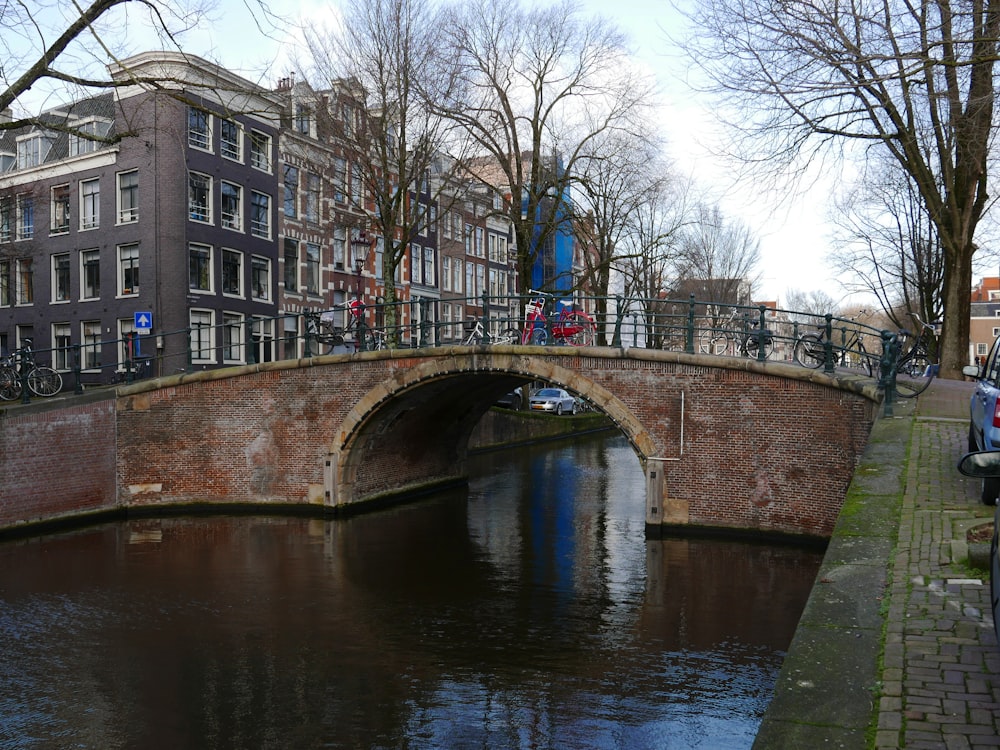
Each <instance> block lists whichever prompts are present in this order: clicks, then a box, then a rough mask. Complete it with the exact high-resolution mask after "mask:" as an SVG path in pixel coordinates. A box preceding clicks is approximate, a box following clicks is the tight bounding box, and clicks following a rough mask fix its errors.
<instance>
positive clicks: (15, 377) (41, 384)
mask: <svg viewBox="0 0 1000 750" xmlns="http://www.w3.org/2000/svg"><path fill="white" fill-rule="evenodd" d="M31 345H32V340H31V339H29V338H26V339H25V340H24V345H23V346H21V347H20V348H18V349H15V350H14V351H13V352H11V353H10V354H9V355H8V356H7V357H5V358H3V359H2V360H0V400H3V401H14V400H15V399H17V398H19V397H20V396H21V394H22V393H23V389H24V386H23V383H25V382H26V383H27V385H28V391H29V392H31V393H33V394H34V395H36V396H42V397H47V396H55V395H56V394H57V393H59V391H61V390H62V386H63V381H62V375H60V374H59V373H58V372H57V371H56V370H54V369H52V368H51V367H47V366H46V365H39V364H37V363H36V362H35V352H34V350H33V349H32V346H31Z"/></svg>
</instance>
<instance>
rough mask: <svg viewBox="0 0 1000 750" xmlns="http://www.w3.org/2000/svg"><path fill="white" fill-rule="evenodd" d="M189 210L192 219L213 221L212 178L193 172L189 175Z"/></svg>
mask: <svg viewBox="0 0 1000 750" xmlns="http://www.w3.org/2000/svg"><path fill="white" fill-rule="evenodd" d="M188 211H189V213H190V216H191V221H203V222H207V223H211V221H212V178H211V177H209V176H208V175H203V174H198V173H197V172H191V174H190V175H189V176H188Z"/></svg>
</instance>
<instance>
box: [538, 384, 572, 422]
mask: <svg viewBox="0 0 1000 750" xmlns="http://www.w3.org/2000/svg"><path fill="white" fill-rule="evenodd" d="M528 403H529V404H530V406H531V410H532V411H547V412H552V413H553V414H555V415H556V416H562V415H563V414H576V399H575V398H573V396H571V395H569V394H568V393H567V392H566V391H564V390H563V389H562V388H542V389H541V390H538V391H535V393H534V395H533V396H532V397H531V398H530V399H528Z"/></svg>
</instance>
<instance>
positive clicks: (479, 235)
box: [476, 227, 486, 258]
mask: <svg viewBox="0 0 1000 750" xmlns="http://www.w3.org/2000/svg"><path fill="white" fill-rule="evenodd" d="M476 257H477V258H484V257H486V247H485V245H484V243H483V228H482V227H476Z"/></svg>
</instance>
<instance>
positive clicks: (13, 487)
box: [0, 394, 118, 530]
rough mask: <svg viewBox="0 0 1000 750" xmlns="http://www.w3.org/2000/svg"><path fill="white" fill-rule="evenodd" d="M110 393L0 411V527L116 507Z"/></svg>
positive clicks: (80, 516) (79, 516)
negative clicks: (66, 402) (68, 401)
mask: <svg viewBox="0 0 1000 750" xmlns="http://www.w3.org/2000/svg"><path fill="white" fill-rule="evenodd" d="M116 429H117V428H116V408H115V399H114V394H111V395H110V396H109V395H108V394H103V395H102V396H99V397H97V398H93V397H91V398H87V397H79V399H78V400H75V401H74V402H73V403H72V404H71V405H67V404H65V403H62V404H59V405H58V408H56V404H55V403H39V404H37V405H32V406H31V407H30V408H17V409H4V410H2V411H0V530H4V529H8V530H9V529H16V528H18V527H22V526H27V525H32V524H37V523H52V522H59V521H62V520H68V519H76V520H85V519H86V518H87V517H88V516H90V515H94V514H101V513H106V512H109V511H112V510H114V509H115V508H116V506H117V499H116V498H117V494H118V488H117V479H116V473H117V455H116V451H115V449H114V446H115V445H116V444H117V432H116Z"/></svg>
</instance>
